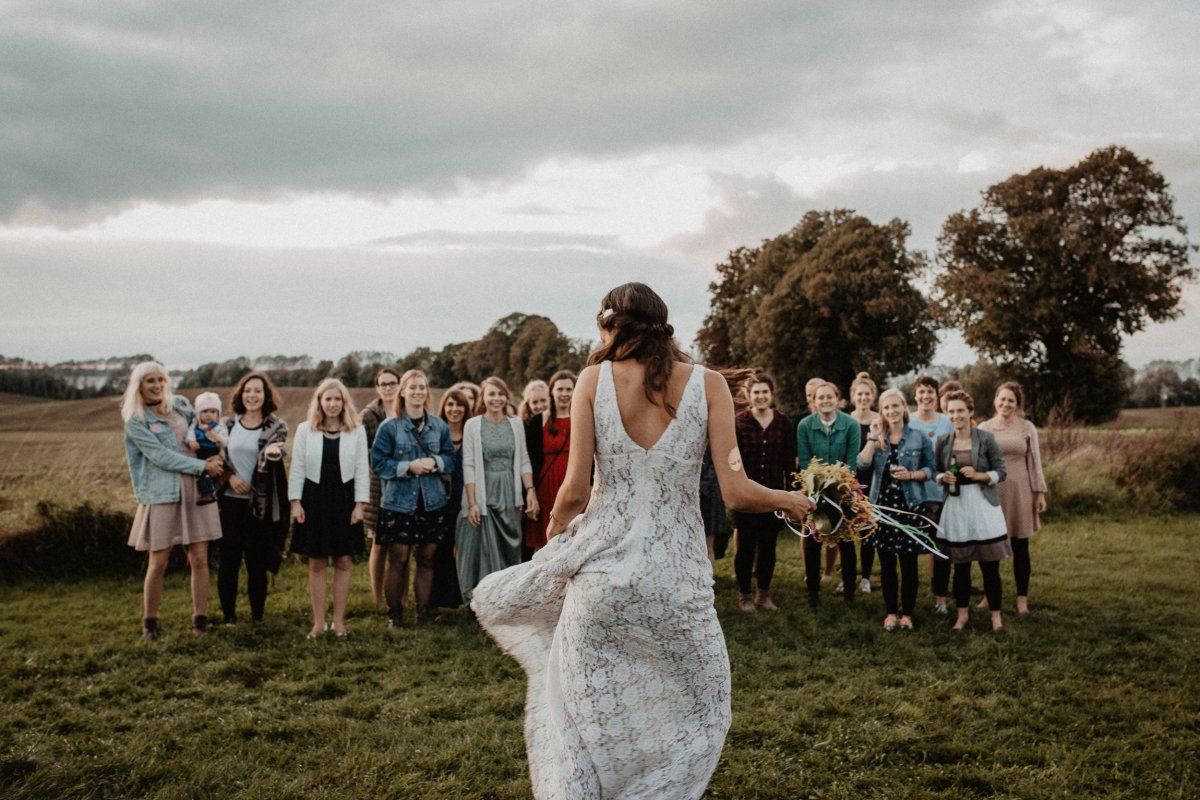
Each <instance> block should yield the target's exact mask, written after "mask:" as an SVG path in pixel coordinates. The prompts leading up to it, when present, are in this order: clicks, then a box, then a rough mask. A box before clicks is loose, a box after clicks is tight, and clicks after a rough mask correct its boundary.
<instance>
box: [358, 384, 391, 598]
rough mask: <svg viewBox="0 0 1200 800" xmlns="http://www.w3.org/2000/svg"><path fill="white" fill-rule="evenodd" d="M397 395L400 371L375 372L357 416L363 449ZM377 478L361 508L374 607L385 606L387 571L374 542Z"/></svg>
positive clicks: (382, 554)
mask: <svg viewBox="0 0 1200 800" xmlns="http://www.w3.org/2000/svg"><path fill="white" fill-rule="evenodd" d="M399 393H400V370H399V369H397V368H396V367H380V368H379V371H378V372H376V373H375V394H376V395H377V396H376V397H375V399H374V400H372V401H371V402H370V403H368V404H367V406H366V408H364V409H363V410H362V414H360V415H359V417H360V419H361V421H362V426H363V430H364V431H365V432H366V436H367V447H371V446H372V445H374V444H375V434H376V433H377V432H378V431H379V426H380V425H382V424H383V421H384V420H386V419H387V418H389V417H390V416H392V412H393V410H394V409H395V406H396V396H397V395H398V394H399ZM380 486H381V484H380V482H379V476H378V475H376V474H375V470H374V469H372V470H371V500H370V502H369V503H367V506H366V508H364V509H363V530H364V531H365V532H366V534H367V538H368V539H370V540H371V555H370V557H369V558H368V560H367V575H368V576H369V577H370V579H371V598H372V599H373V600H374V601H375V605H377V606H383V605H386V600H385V598H384V592H383V578H384V574H385V573H386V572H387V556H386V553H385V552H384V547H383V545H381V544H379V543H378V542H376V541H375V528H376V526H377V525H378V524H379V497H380V491H381V489H380Z"/></svg>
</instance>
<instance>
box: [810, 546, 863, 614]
mask: <svg viewBox="0 0 1200 800" xmlns="http://www.w3.org/2000/svg"><path fill="white" fill-rule="evenodd" d="M824 549H825V548H824V547H823V546H822V545H821V543H820V542H818V541H817V540H815V539H813V538H812V537H811V536H806V537H804V579H805V583H806V584H807V585H808V596H809V597H810V598H815V597H817V596H819V595H820V593H821V553H822V551H823V550H824ZM838 553H840V554H841V557H842V594H843V595H844V596H845V597H846V598H847V599H849V598H851V597H854V587H855V580H856V578H857V576H858V556H857V554H856V553H855V552H854V542H838Z"/></svg>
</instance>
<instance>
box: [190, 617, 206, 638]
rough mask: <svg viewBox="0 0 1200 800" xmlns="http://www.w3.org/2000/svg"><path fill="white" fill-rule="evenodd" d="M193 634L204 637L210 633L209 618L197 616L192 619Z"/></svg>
mask: <svg viewBox="0 0 1200 800" xmlns="http://www.w3.org/2000/svg"><path fill="white" fill-rule="evenodd" d="M192 633H193V634H195V635H196V636H203V635H204V634H206V633H208V617H207V616H205V615H204V614H197V615H196V616H194V617H192Z"/></svg>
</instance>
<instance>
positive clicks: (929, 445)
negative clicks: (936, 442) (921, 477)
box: [858, 425, 942, 509]
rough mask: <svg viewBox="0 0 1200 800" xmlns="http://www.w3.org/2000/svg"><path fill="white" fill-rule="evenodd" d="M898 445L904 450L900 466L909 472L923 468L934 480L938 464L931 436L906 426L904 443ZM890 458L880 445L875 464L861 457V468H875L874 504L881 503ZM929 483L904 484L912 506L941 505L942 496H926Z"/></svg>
mask: <svg viewBox="0 0 1200 800" xmlns="http://www.w3.org/2000/svg"><path fill="white" fill-rule="evenodd" d="M897 446H898V447H899V448H900V453H899V454H898V455H897V459H898V460H899V462H900V466H902V467H904V468H905V469H906V470H908V471H909V472H916V471H917V470H919V469H923V470H925V475H926V476H928V477H933V473H934V472H935V471H936V469H935V468H936V465H937V462H936V461H935V460H934V457H933V442H931V441H929V437H928V436H926V435H925V434H924V433H922V432H921V431H919V430H917V429H916V428H911V427H909V426H908V425H905V426H904V433H902V434H901V435H900V444H899V445H897ZM887 459H888V451H887V450H884V449H883V448H882V447H878V446H876V448H875V456H874V458H873V459H872V460H871V461H864V460H863V459H862V456H861V455H860V456H859V459H858V465H859V466H860V467H867V466H870V467H871V491H870V494H869V495H868V499H870V501H871V502H872V503H874V502H876V501H878V500H879V490H880V487H881V486H882V485H883V471H884V470H885V469H887ZM925 484H926V482H925V481H900V488H901V489H903V490H904V499H905V500H906V501H908V505H909V507H911V508H913V509H916V508H917V506H919V505H921V503H927V502H930V501H937V502H941V500H942V496H941V494H940V493H939V494H938V495H937V496H936V497H928V496H926V491H925Z"/></svg>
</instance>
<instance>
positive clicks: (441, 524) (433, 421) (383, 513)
mask: <svg viewBox="0 0 1200 800" xmlns="http://www.w3.org/2000/svg"><path fill="white" fill-rule="evenodd" d="M396 406H397V407H396V409H395V414H394V416H392V417H391V418H390V419H387V420H385V421H384V422H383V424H381V425H380V426H379V431H378V432H377V433H376V434H375V444H374V446H373V447H372V448H371V467H372V468H373V469H374V471H375V474H376V475H378V476H379V479H380V481H381V487H380V502H379V522H378V524H377V525H376V528H375V543H376V544H378V545H380V546H382V547H384V548H386V550H387V561H388V567H387V573H386V576H385V579H384V596H385V597H386V599H387V606H388V626H389V627H391V628H396V627H399V626H400V625H401V624H402V621H403V616H404V598H405V596H406V595H407V594H408V560H409V556H410V555H411V554H412V553H413V552H414V551H415V553H416V558H417V569H416V575H415V577H414V578H413V592H414V594H415V595H416V600H417V622H428V621H430V620H431V619H432V615H431V613H430V610H429V594H430V590H431V589H432V586H433V560H434V555H435V553H436V552H437V547H438V544H439V543H441V542H442V541H443V540H445V538H446V535H447V534H448V533H449V532H450V526H451V524H452V522H453V520H452V519H451V518H450V514H449V509H448V507H447V506H448V495H447V493H446V484H445V482H444V481H443V480H442V476H443V475H449V474H452V473H453V472H454V444H453V443H452V442H451V441H450V428H449V427H448V426H447V425H446V423H445V422H443V421H442V420H441V419H439V418H438V417H437V416H435V415H434V414H433V411H432V409H431V407H430V404H429V381H428V379H427V378H426V377H425V373H424V372H421V371H420V370H418V369H410V370H409V371H408V372H405V373H404V375H402V376H401V377H400V393H399V395H398V396H397V398H396Z"/></svg>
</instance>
